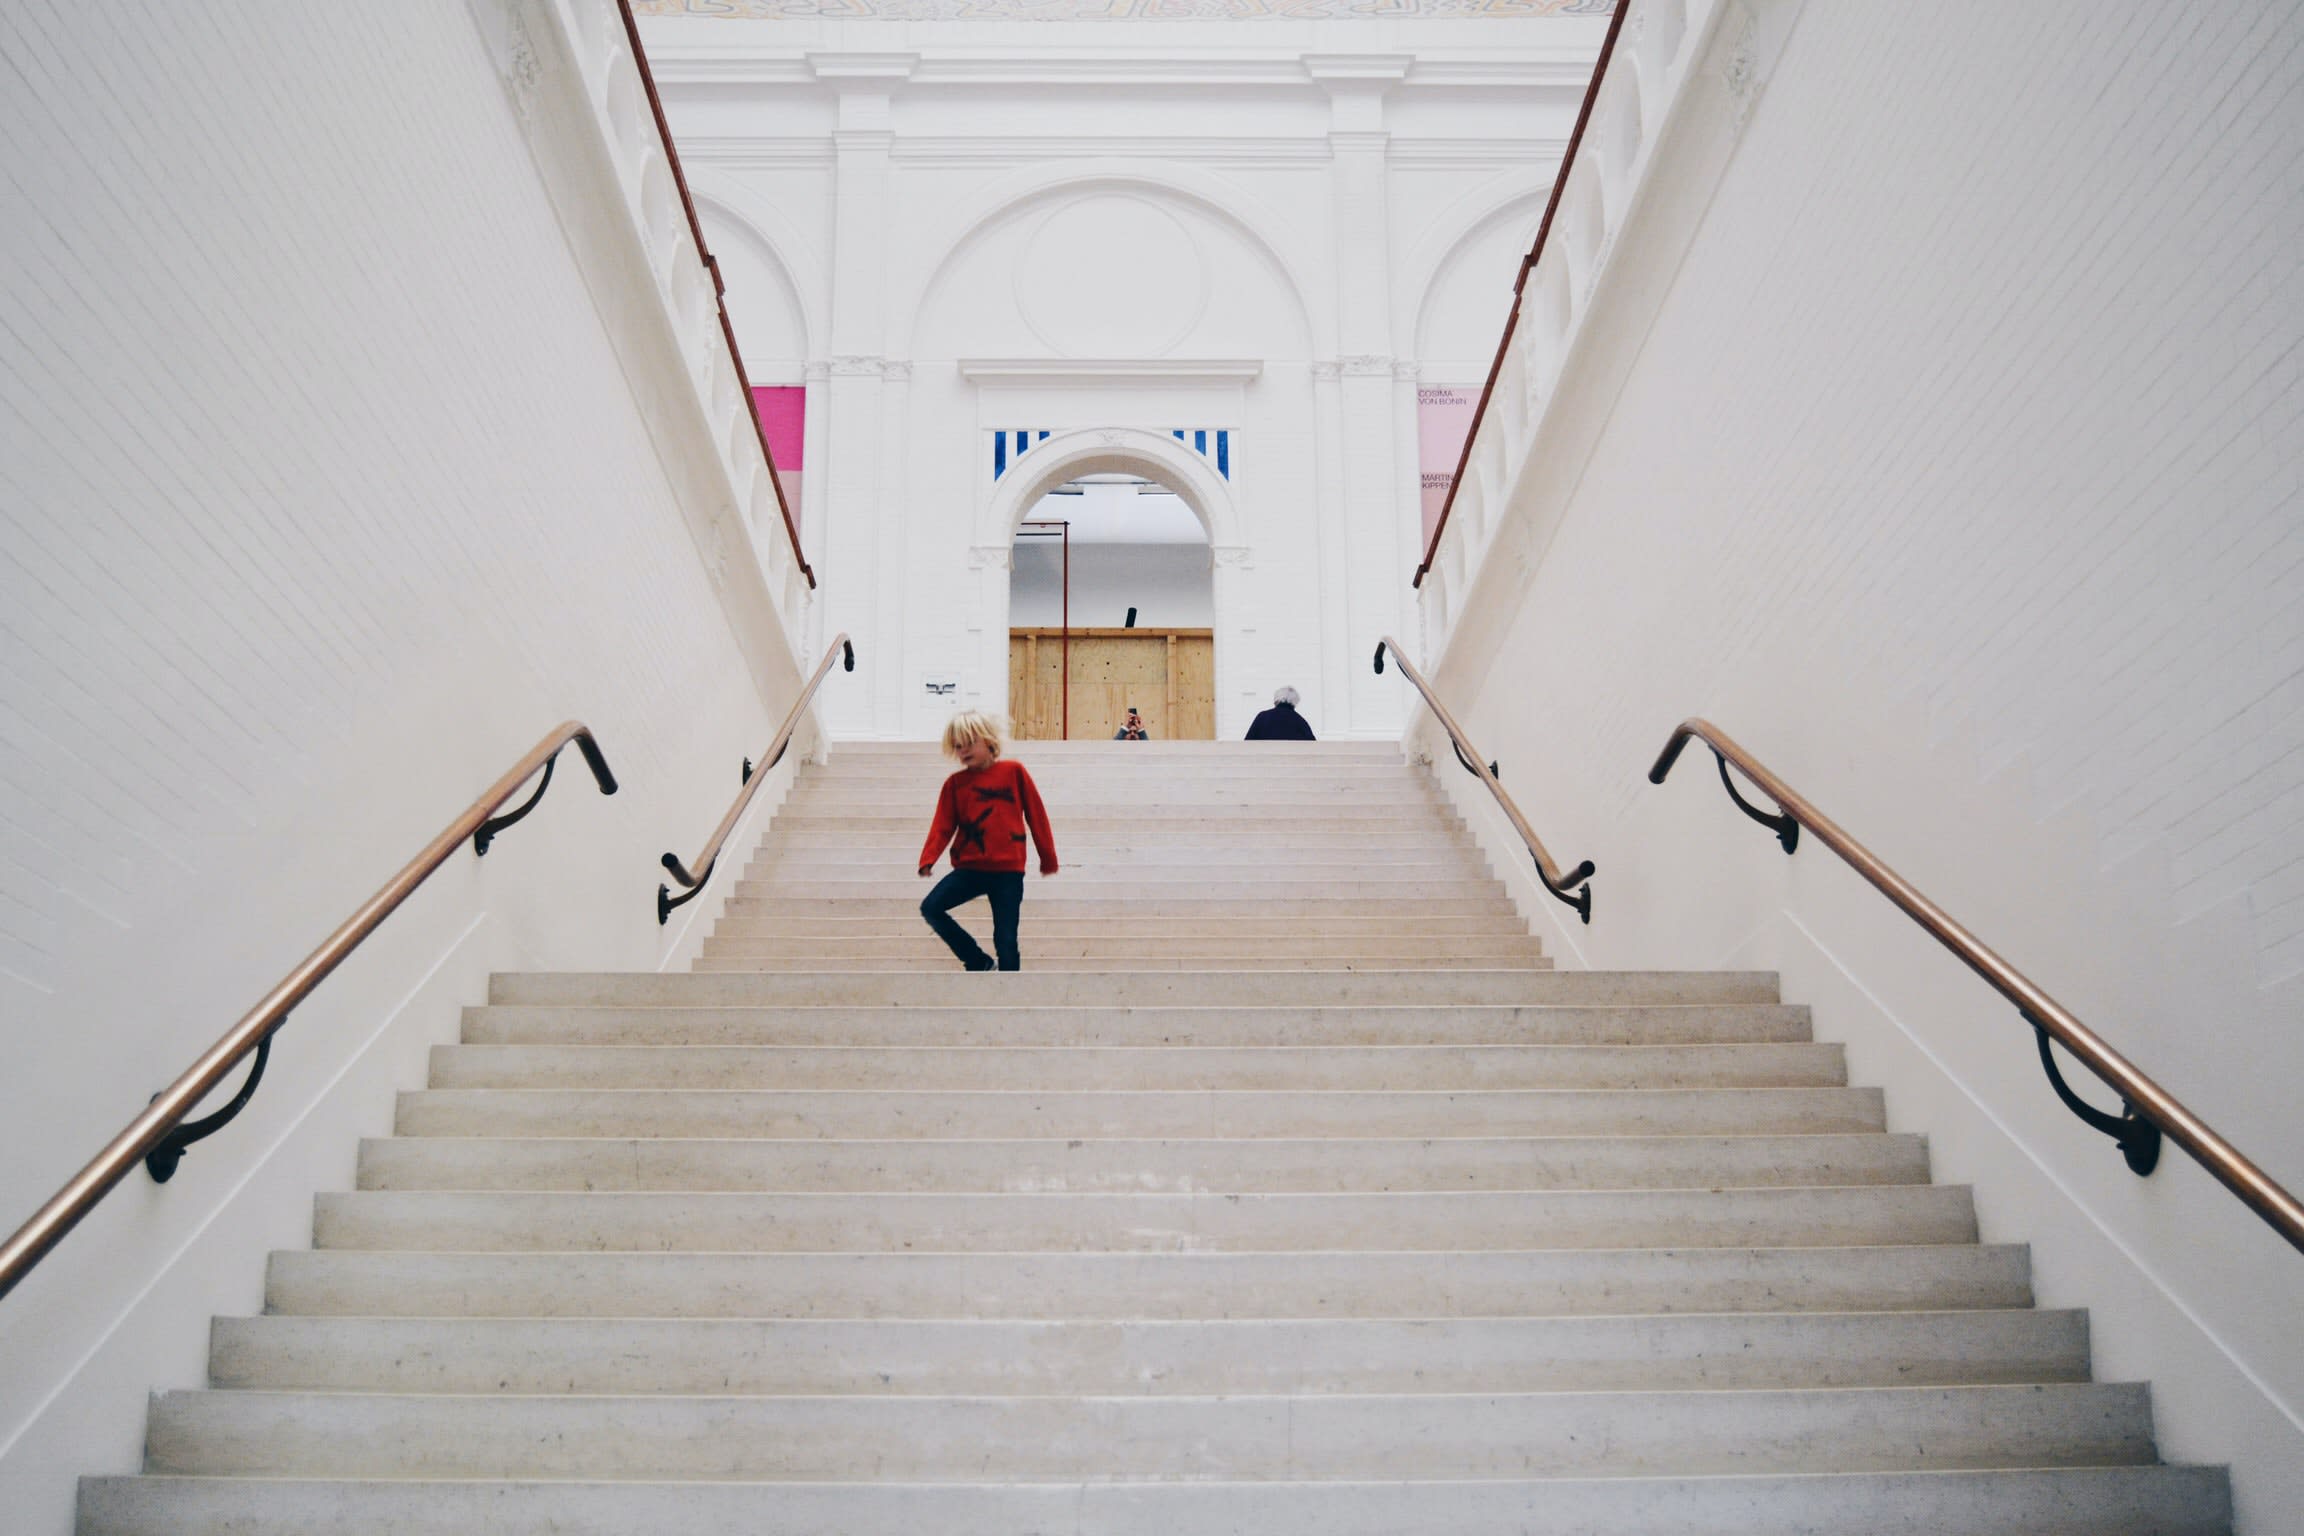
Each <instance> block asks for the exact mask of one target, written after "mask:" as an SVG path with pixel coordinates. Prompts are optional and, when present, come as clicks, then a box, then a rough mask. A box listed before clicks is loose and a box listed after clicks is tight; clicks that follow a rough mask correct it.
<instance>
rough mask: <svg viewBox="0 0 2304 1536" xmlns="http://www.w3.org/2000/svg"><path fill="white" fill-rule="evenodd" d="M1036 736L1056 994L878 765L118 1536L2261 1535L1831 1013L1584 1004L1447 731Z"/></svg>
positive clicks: (1630, 983) (1613, 984)
mask: <svg viewBox="0 0 2304 1536" xmlns="http://www.w3.org/2000/svg"><path fill="white" fill-rule="evenodd" d="M1018 755H1019V756H1021V757H1022V758H1023V759H1024V760H1025V761H1026V762H1027V763H1028V764H1029V765H1030V766H1031V767H1032V769H1033V771H1034V773H1035V775H1036V777H1037V778H1038V779H1039V781H1040V784H1041V787H1042V790H1043V793H1044V795H1045V798H1046V799H1047V801H1048V803H1049V807H1050V813H1051V817H1052V819H1053V821H1054V824H1055V829H1056V836H1057V844H1058V848H1059V850H1060V852H1061V853H1062V855H1063V858H1064V866H1065V867H1064V871H1063V873H1062V874H1061V875H1059V876H1058V877H1057V878H1056V879H1054V880H1052V881H1044V880H1040V879H1038V878H1036V877H1035V878H1034V879H1033V880H1032V882H1031V884H1030V886H1029V888H1028V892H1027V897H1026V901H1025V906H1024V921H1023V953H1024V964H1025V967H1026V969H1025V971H1024V973H1023V974H1021V975H969V974H964V973H961V972H960V971H959V970H958V969H957V968H956V966H954V964H953V963H952V961H951V960H950V958H949V957H948V956H947V955H946V954H945V953H944V952H943V950H942V948H941V946H939V945H937V944H936V943H935V941H934V939H933V938H932V937H931V936H930V935H928V934H927V932H926V931H925V928H924V926H923V925H922V924H921V923H920V920H919V918H918V916H917V913H916V911H915V908H916V905H917V903H918V901H919V898H920V896H921V895H922V894H923V893H924V891H925V889H926V882H925V881H922V880H921V879H920V878H919V877H918V876H917V875H916V874H915V873H914V872H913V860H914V857H915V855H916V854H917V851H918V846H919V840H920V837H921V835H922V833H923V831H924V830H925V827H926V823H927V818H928V811H929V808H930V797H931V795H932V794H933V791H934V787H935V785H936V783H937V782H938V780H939V779H940V778H941V776H942V773H943V772H944V765H943V764H942V763H940V762H939V761H938V760H937V759H936V758H935V756H934V755H933V754H932V753H931V752H929V751H927V750H926V749H922V748H918V747H898V746H892V745H890V746H848V747H843V748H841V749H840V750H839V752H838V755H837V758H836V761H835V764H834V766H833V767H831V768H829V769H824V768H810V769H807V770H805V771H804V773H803V776H802V778H801V780H800V782H799V783H798V785H797V786H796V787H795V789H794V791H793V793H792V795H791V797H790V799H789V800H788V801H787V803H786V805H785V807H784V809H783V810H782V812H781V813H780V814H779V815H778V816H777V818H776V821H775V825H774V827H773V828H772V829H771V832H770V835H769V837H768V839H767V841H766V843H765V845H764V846H763V848H762V849H761V851H760V853H759V855H758V856H757V857H756V858H755V860H754V861H753V863H752V865H751V866H750V868H749V869H747V870H746V871H745V872H744V877H743V878H742V879H741V880H740V881H738V882H737V884H736V886H735V889H734V891H733V893H732V896H731V899H730V900H729V902H728V904H727V910H726V916H725V917H724V918H723V920H722V922H721V923H720V925H719V927H718V928H717V929H716V930H715V932H714V934H713V936H712V938H711V939H710V940H709V941H708V943H707V946H706V948H705V951H704V955H703V958H702V959H701V960H700V961H699V963H698V966H697V968H696V971H695V973H693V974H689V975H509V976H499V977H498V978H496V980H495V982H494V983H493V986H492V990H491V997H490V1001H489V1004H488V1006H486V1007H482V1008H475V1009H473V1010H471V1011H470V1012H469V1013H468V1014H467V1016H466V1021H465V1029H464V1040H465V1043H464V1044H461V1045H457V1046H452V1047H444V1048H442V1049H441V1050H439V1051H438V1052H437V1053H436V1055H435V1057H434V1060H433V1064H432V1081H431V1086H430V1087H428V1088H426V1089H424V1090H421V1091H418V1092H412V1093H409V1094H407V1095H406V1096H405V1098H404V1099H403V1101H402V1104H401V1108H400V1114H399V1134H398V1135H396V1136H394V1137H392V1138H390V1139H388V1140H383V1141H374V1142H369V1143H366V1144H364V1145H363V1147H362V1149H361V1160H360V1188H359V1190H358V1191H357V1192H355V1193H350V1194H341V1195H329V1196H324V1197H323V1198H322V1199H321V1200H320V1202H319V1209H318V1212H317V1216H316V1220H315V1237H314V1245H313V1248H312V1250H311V1251H310V1252H286V1253H277V1254H274V1255H273V1256H272V1260H271V1267H270V1272H269V1280H268V1295H267V1305H266V1314H265V1315H264V1316H261V1317H254V1318H222V1319H218V1320H217V1323H216V1326H215V1332H214V1340H213V1359H212V1365H211V1373H212V1380H213V1386H212V1389H211V1390H208V1391H204V1392H167V1393H162V1394H160V1395H158V1396H157V1397H156V1398H155V1399H154V1401H153V1405H152V1410H151V1421H150V1432H149V1444H148V1453H147V1458H148V1465H147V1471H146V1474H145V1475H144V1476H141V1477H122V1478H92V1479H89V1480H88V1481H86V1482H85V1483H84V1485H83V1493H82V1500H81V1529H82V1531H84V1532H87V1533H91V1536H93V1533H116V1532H117V1533H126V1532H137V1533H158V1532H169V1533H186V1532H195V1533H198V1532H226V1531H229V1532H234V1533H275V1532H279V1533H285V1532H299V1533H303V1532H314V1531H360V1532H394V1533H417V1532H421V1533H439V1532H451V1531H455V1532H479V1531H488V1532H517V1533H529V1532H537V1533H541V1532H546V1531H551V1532H564V1533H565V1532H574V1533H609V1532H616V1533H642V1532H647V1533H654V1532H680V1533H683V1536H723V1533H724V1536H738V1533H743V1536H759V1533H768V1536H802V1533H808V1536H831V1533H846V1536H918V1533H934V1536H1017V1533H1026V1532H1043V1533H1091V1532H1092V1533H1098V1536H1123V1533H1124V1536H1178V1533H1184V1536H1214V1533H1242V1536H1299V1533H1301V1536H1312V1533H1319V1536H1378V1533H1386V1536H1407V1533H1441V1532H1446V1533H1468V1536H1504V1533H1542V1536H1564V1533H1569V1532H1577V1533H1594V1536H1597V1533H1602V1532H1606V1533H1608V1536H1663V1533H1674V1536H1698V1533H1702V1536H1763V1533H1766V1536H1788V1533H1794V1532H1814V1533H1824V1532H1834V1533H1847V1532H1888V1531H1893V1532H1911V1533H1921V1532H1927V1533H1932V1536H1935V1533H1960V1536H1988V1533H2010V1536H2013V1533H2018V1532H2022V1533H2027V1536H2041V1533H2071V1536H2078V1533H2083V1532H2085V1533H2087V1536H2122V1533H2136V1536H2141V1533H2145V1532H2153V1533H2170V1536H2193V1533H2199V1536H2208V1533H2222V1532H2226V1531H2228V1530H2229V1522H2230V1515H2229V1499H2228V1494H2227V1491H2226V1486H2225V1481H2224V1477H2223V1474H2222V1473H2221V1472H2220V1471H2217V1470H2215V1469H2203V1468H2188V1467H2166V1466H2160V1465H2158V1464H2156V1455H2155V1449H2154V1443H2153V1436H2152V1424H2151V1414H2150V1404H2149V1400H2148V1396H2147V1390H2146V1389H2145V1388H2144V1387H2142V1386H2140V1385H2127V1384H2100V1383H2094V1382H2091V1381H2090V1380H2089V1379H2088V1378H2089V1372H2088V1340H2087V1326H2086V1319H2085V1318H2084V1316H2082V1315H2080V1314H2076V1313H2071V1312H2045V1311H2039V1310H2036V1309H2034V1308H2033V1307H2032V1305H2031V1295H2030V1288H2029V1282H2028V1276H2027V1269H2026V1257H2025V1252H2024V1250H2023V1249H2022V1248H2021V1247H2003V1246H1985V1245H1981V1244H1979V1242H1978V1241H1977V1233H1976V1223H1975V1216H1974V1213H1973V1211H1972V1209H1971V1206H1970V1201H1969V1195H1968V1191H1967V1190H1965V1189H1962V1188H1946V1187H1938V1186H1935V1185H1932V1184H1930V1183H1929V1182H1928V1161H1927V1149H1926V1146H1925V1144H1924V1143H1923V1141H1922V1140H1921V1139H1920V1138H1918V1137H1915V1136H1910V1135H1892V1134H1889V1133H1887V1132H1886V1131H1885V1129H1884V1124H1885V1122H1884V1113H1883V1103H1882V1097H1881V1094H1880V1092H1879V1091H1878V1090H1876V1089H1865V1088H1852V1087H1849V1086H1847V1084H1846V1081H1845V1071H1844V1067H1843V1063H1842V1061H1841V1057H1840V1052H1839V1050H1838V1048H1836V1047H1833V1046H1828V1045H1818V1044H1815V1043H1813V1042H1812V1041H1811V1040H1810V1030H1809V1021H1808V1016H1807V1011H1806V1010H1805V1009H1803V1008H1799V1007H1790V1006H1786V1005H1784V1004H1782V1003H1781V1002H1779V1001H1778V999H1777V995H1776V988H1775V978H1774V977H1773V976H1770V975H1765V974H1748V973H1745V974H1739V973H1688V974H1668V973H1627V974H1603V973H1591V972H1554V971H1552V970H1550V969H1549V962H1548V961H1546V960H1544V959H1543V958H1542V957H1541V956H1540V954H1539V952H1538V948H1537V946H1536V944H1535V942H1534V941H1533V940H1532V939H1530V938H1529V937H1528V935H1527V930H1526V926H1525V924H1524V923H1522V922H1520V921H1519V920H1518V919H1517V918H1516V917H1515V916H1514V915H1513V913H1512V910H1511V908H1510V906H1509V904H1508V902H1507V901H1506V899H1505V896H1504V892H1503V889H1502V887H1501V886H1500V885H1499V884H1498V883H1497V882H1496V881H1495V880H1493V879H1491V878H1490V877H1489V875H1488V872H1487V871H1486V869H1485V868H1484V867H1483V865H1482V863H1481V860H1480V857H1479V855H1478V854H1477V853H1476V852H1475V851H1474V849H1473V846H1472V844H1471V843H1470V841H1469V839H1468V837H1467V836H1466V834H1465V832H1464V829H1463V828H1462V827H1461V825H1460V824H1459V823H1458V822H1457V820H1456V818H1455V817H1454V816H1453V814H1452V813H1451V812H1449V811H1448V810H1447V809H1446V805H1445V802H1444V801H1443V800H1442V799H1441V798H1440V797H1439V796H1438V794H1437V792H1436V791H1435V789H1434V788H1433V786H1432V785H1431V784H1430V782H1429V780H1428V778H1427V776H1426V775H1425V774H1424V773H1423V771H1422V770H1419V769H1413V768H1411V767H1409V766H1408V765H1405V764H1403V763H1402V762H1401V761H1400V758H1399V754H1398V752H1397V750H1395V749H1388V748H1378V747H1375V746H1358V745H1328V744H1320V745H1316V746H1294V745H1287V746H1282V745H1272V746H1263V745H1259V746H1257V747H1254V748H1251V747H1248V746H1245V745H1235V744H1223V745H1215V744H1182V743H1152V744H1149V745H1144V746H1122V745H1115V744H1109V743H1088V744H1074V745H1059V744H1051V743H1029V744H1026V745H1025V746H1024V747H1022V748H1021V749H1019V754H1018ZM961 915H962V916H963V917H964V918H966V917H973V919H974V922H973V923H972V924H971V926H975V924H978V923H982V922H983V921H984V918H983V914H982V908H981V904H978V906H977V907H976V908H974V909H964V910H963V913H962V914H961Z"/></svg>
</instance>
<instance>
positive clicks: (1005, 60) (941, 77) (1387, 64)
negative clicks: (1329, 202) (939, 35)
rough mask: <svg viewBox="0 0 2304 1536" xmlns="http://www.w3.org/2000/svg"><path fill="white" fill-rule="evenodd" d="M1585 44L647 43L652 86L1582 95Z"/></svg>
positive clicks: (1588, 70) (1588, 66) (1587, 69)
mask: <svg viewBox="0 0 2304 1536" xmlns="http://www.w3.org/2000/svg"><path fill="white" fill-rule="evenodd" d="M1594 57H1595V51H1594V50H1591V49H1565V48H1558V47H1552V48H1531V49H1527V50H1525V51H1510V52H1499V51H1476V50H1448V51H1446V52H1440V51H1435V52H1432V53H1426V54H1389V53H1387V54H1377V53H1369V54H1333V53H1314V52H1309V51H1305V50H1300V49H1286V50H1284V49H1273V48H1261V49H1257V48H1239V49H1222V50H1217V49H1185V48H1178V49H1173V50H1167V51H1160V52H1154V51H1151V50H1149V49H1147V48H1145V47H1142V46H1137V47H1132V48H1106V49H1081V48H1069V49H1063V50H1051V49H1035V48H1025V47H1018V48H1012V49H1002V50H990V49H977V50H950V51H939V52H907V53H893V52H891V53H832V52H826V51H821V50H810V49H805V48H796V47H781V48H760V47H753V48H699V47H694V46H681V47H674V46H668V45H667V46H662V47H659V48H652V49H650V51H649V55H648V59H649V66H650V68H651V70H652V71H653V72H654V74H655V77H656V82H657V84H658V85H659V86H660V87H663V88H667V89H677V88H679V87H682V86H710V85H806V84H812V83H818V82H822V83H825V84H830V85H838V84H840V83H841V82H845V81H871V82H885V83H889V84H901V83H907V82H909V83H917V84H934V85H1000V86H1030V85H1050V86H1063V85H1141V86H1159V85H1277V86H1293V87H1296V88H1297V89H1300V90H1309V89H1323V90H1324V89H1327V88H1329V87H1332V86H1337V85H1349V84H1351V83H1353V82H1361V83H1366V84H1372V85H1385V86H1387V87H1389V88H1390V89H1393V90H1408V91H1420V90H1443V91H1452V90H1494V89H1498V88H1507V89H1515V90H1558V91H1561V92H1563V93H1566V94H1567V95H1568V96H1569V97H1570V98H1574V97H1576V96H1578V95H1581V93H1582V92H1583V89H1584V86H1585V83H1586V82H1587V81H1588V80H1590V78H1591V74H1592V64H1593V60H1594Z"/></svg>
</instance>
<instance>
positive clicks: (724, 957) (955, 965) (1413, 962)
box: [692, 931, 1552, 975]
mask: <svg viewBox="0 0 2304 1536" xmlns="http://www.w3.org/2000/svg"><path fill="white" fill-rule="evenodd" d="M1021 954H1022V956H1023V960H1022V964H1023V965H1024V966H1025V967H1026V968H1028V969H1031V970H1035V971H1041V972H1058V973H1061V972H1076V971H1095V972H1099V973H1101V972H1108V971H1110V970H1112V969H1113V967H1115V966H1126V967H1128V968H1129V969H1130V970H1133V971H1139V972H1143V973H1146V974H1153V973H1160V972H1175V971H1200V970H1205V969H1206V968H1208V967H1209V966H1212V965H1213V966H1222V967H1224V968H1226V969H1228V970H1245V969H1247V968H1248V967H1250V966H1260V967H1261V968H1263V969H1264V970H1266V971H1270V972H1273V973H1275V974H1278V973H1282V972H1285V973H1289V974H1303V973H1309V972H1315V971H1352V970H1356V969H1358V967H1359V966H1360V965H1362V964H1363V963H1367V964H1377V965H1382V966H1384V967H1385V968H1386V969H1388V970H1396V971H1461V970H1490V969H1495V968H1498V967H1503V966H1518V967H1520V968H1522V969H1527V970H1549V969H1551V966H1552V962H1551V961H1550V960H1548V959H1544V958H1543V957H1541V956H1526V955H1519V956H1512V955H1448V954H1428V955H1398V956H1384V957H1381V958H1378V959H1375V960H1372V961H1366V962H1364V961H1363V960H1361V959H1360V958H1358V957H1355V956H1352V955H1296V956H1292V957H1287V958H1279V959H1275V958H1271V957H1269V956H1266V955H1263V954H1259V953H1255V952H1252V951H1249V950H1246V949H1236V950H1233V951H1231V952H1230V953H1220V954H1207V955H1173V954H1171V955H1144V954H1135V955H1127V956H1119V955H1112V954H1091V955H1067V954H1063V953H1056V954H1050V953H1047V952H1046V951H1045V950H1043V949H1042V948H1040V947H1038V946H1036V945H1035V944H1034V943H1033V941H1032V938H1031V935H1030V933H1029V931H1027V933H1026V935H1025V937H1024V939H1023V942H1022V946H1021ZM835 967H836V968H838V970H839V971H843V972H846V973H849V974H852V975H872V974H875V973H893V972H902V971H910V972H916V973H935V972H943V971H950V972H952V973H954V974H959V973H960V972H961V971H962V969H963V968H962V966H961V965H960V962H959V961H957V960H955V959H953V958H952V956H951V953H950V952H949V951H925V950H924V951H920V952H918V953H915V954H912V955H896V956H875V955H851V956H846V957H841V956H826V955H802V956H797V957H792V956H787V957H784V958H781V959H779V958H777V957H775V956H773V955H743V954H737V955H731V954H727V953H725V952H723V951H720V950H717V949H715V948H713V947H712V946H711V944H710V943H707V944H706V946H705V949H704V952H703V954H702V955H701V956H700V957H699V958H698V959H697V960H696V961H695V963H694V965H693V967H692V969H693V971H694V972H695V973H697V974H704V973H707V972H720V971H759V972H769V971H815V972H827V973H828V972H829V971H830V970H831V969H832V968H835Z"/></svg>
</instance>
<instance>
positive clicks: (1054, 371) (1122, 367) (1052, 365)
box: [957, 357, 1264, 385]
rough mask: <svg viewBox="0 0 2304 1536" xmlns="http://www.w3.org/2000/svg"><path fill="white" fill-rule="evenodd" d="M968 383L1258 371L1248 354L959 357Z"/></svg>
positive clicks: (1195, 380)
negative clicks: (1109, 356)
mask: <svg viewBox="0 0 2304 1536" xmlns="http://www.w3.org/2000/svg"><path fill="white" fill-rule="evenodd" d="M957 366H958V368H959V370H960V377H962V378H964V379H966V380H968V381H969V382H971V383H974V384H1132V385H1141V384H1245V383H1247V382H1248V381H1249V380H1250V379H1253V378H1255V377H1256V376H1257V375H1258V374H1260V373H1262V372H1263V371H1264V361H1263V359H1262V358H1254V357H1209V358H1197V357H1145V358H1097V357H1046V358H1042V357H1025V358H962V359H961V360H960V361H959V363H958V364H957Z"/></svg>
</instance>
